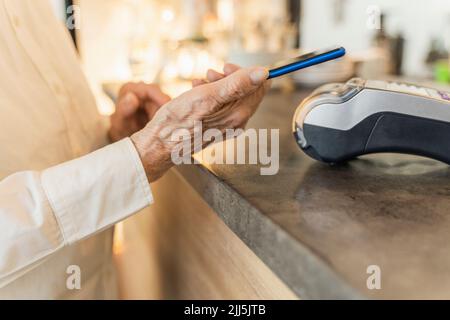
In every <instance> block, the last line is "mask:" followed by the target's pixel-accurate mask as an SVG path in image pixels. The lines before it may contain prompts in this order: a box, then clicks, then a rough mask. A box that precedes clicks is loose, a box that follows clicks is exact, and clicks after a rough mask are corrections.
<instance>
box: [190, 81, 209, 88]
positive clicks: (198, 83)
mask: <svg viewBox="0 0 450 320" xmlns="http://www.w3.org/2000/svg"><path fill="white" fill-rule="evenodd" d="M207 83H208V82H207V81H205V80H203V79H194V80H192V87H193V88H195V87H199V86H201V85H204V84H207Z"/></svg>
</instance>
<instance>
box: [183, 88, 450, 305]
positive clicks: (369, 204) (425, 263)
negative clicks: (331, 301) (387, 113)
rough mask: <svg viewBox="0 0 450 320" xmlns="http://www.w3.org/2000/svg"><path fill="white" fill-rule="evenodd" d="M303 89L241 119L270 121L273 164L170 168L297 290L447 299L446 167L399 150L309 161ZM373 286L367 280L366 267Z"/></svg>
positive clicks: (449, 226) (277, 96)
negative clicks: (301, 143)
mask: <svg viewBox="0 0 450 320" xmlns="http://www.w3.org/2000/svg"><path fill="white" fill-rule="evenodd" d="M307 94H308V93H307V92H296V93H293V94H287V95H286V94H282V93H276V92H274V93H270V94H269V95H268V96H267V97H266V99H265V101H264V102H263V105H262V106H261V108H260V109H259V111H258V112H257V114H256V115H255V117H254V118H253V119H252V120H251V122H250V123H249V127H250V128H267V129H270V128H279V129H280V170H279V173H278V174H277V175H275V176H262V175H260V166H258V165H185V166H179V167H177V168H176V171H177V172H178V173H179V174H180V175H182V176H183V178H184V179H186V181H188V183H189V184H190V185H191V186H192V187H193V188H194V189H195V190H196V191H197V192H198V193H199V194H200V195H201V196H202V198H203V199H204V200H205V201H206V202H207V203H208V204H209V205H210V206H211V207H212V208H213V209H214V210H215V211H216V213H217V214H218V215H219V216H220V217H221V218H222V220H223V221H224V222H225V223H226V224H227V225H228V226H229V227H230V228H231V230H233V231H234V232H235V233H236V234H237V235H238V236H239V237H240V238H241V239H242V240H243V241H244V242H245V243H246V244H247V246H248V247H249V248H251V249H252V250H253V251H254V252H255V253H256V255H257V256H258V257H259V258H260V259H261V260H262V261H264V262H265V263H266V265H267V266H269V267H270V268H271V269H272V270H273V271H274V273H275V274H277V275H278V276H279V277H280V278H281V279H282V280H283V281H284V282H285V283H286V285H287V286H288V287H289V288H291V289H292V290H293V291H294V292H295V293H296V294H298V295H299V296H300V297H301V298H313V299H315V298H447V299H448V298H450V245H449V244H450V219H449V216H447V214H449V213H450V197H449V196H450V183H449V178H450V170H449V168H448V166H447V165H445V164H442V163H439V162H436V161H433V160H428V159H424V158H420V157H414V156H405V155H393V154H384V155H370V156H365V157H362V158H359V159H356V160H354V161H351V162H349V163H348V164H345V165H339V166H329V165H325V164H321V163H318V162H316V161H314V160H312V159H310V158H309V157H307V156H306V155H305V154H303V152H302V151H301V150H300V149H299V148H298V147H297V145H296V143H295V140H294V138H293V135H292V132H291V121H292V117H293V113H294V111H295V109H296V107H297V105H298V104H299V102H300V101H301V99H302V98H304V97H305V96H306V95H307ZM372 265H376V266H379V267H380V271H381V290H369V289H368V288H367V279H368V278H369V276H370V275H371V274H368V267H369V266H372Z"/></svg>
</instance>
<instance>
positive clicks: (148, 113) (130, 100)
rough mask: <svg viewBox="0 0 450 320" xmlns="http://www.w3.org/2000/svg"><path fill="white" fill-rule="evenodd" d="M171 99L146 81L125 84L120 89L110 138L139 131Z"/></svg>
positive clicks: (119, 137)
mask: <svg viewBox="0 0 450 320" xmlns="http://www.w3.org/2000/svg"><path fill="white" fill-rule="evenodd" d="M169 101H170V97H169V96H168V95H166V94H164V93H163V92H162V91H161V89H160V88H159V87H158V86H157V85H154V84H146V83H144V82H140V83H132V82H130V83H127V84H125V85H124V86H123V87H122V88H121V89H120V92H119V98H118V99H117V105H116V111H115V112H114V114H113V115H112V116H111V129H110V131H109V138H110V140H111V141H112V142H115V141H118V140H121V139H123V138H126V137H129V136H131V135H132V134H133V133H136V132H138V131H139V130H141V129H142V128H144V127H145V126H146V125H147V123H148V122H149V121H150V120H151V119H153V117H154V115H155V113H156V112H157V111H158V110H159V108H160V107H161V106H163V105H164V104H166V103H167V102H169Z"/></svg>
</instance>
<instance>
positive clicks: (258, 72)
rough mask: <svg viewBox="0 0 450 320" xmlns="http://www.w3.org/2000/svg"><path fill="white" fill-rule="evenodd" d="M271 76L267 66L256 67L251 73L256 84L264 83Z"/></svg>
mask: <svg viewBox="0 0 450 320" xmlns="http://www.w3.org/2000/svg"><path fill="white" fill-rule="evenodd" d="M268 76H269V72H268V71H267V69H266V68H261V67H258V68H255V69H254V70H253V71H252V72H251V73H250V79H251V80H252V83H253V84H254V85H255V86H258V85H260V84H262V83H263V82H264V81H266V80H267V78H268Z"/></svg>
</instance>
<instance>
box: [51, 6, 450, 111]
mask: <svg viewBox="0 0 450 320" xmlns="http://www.w3.org/2000/svg"><path fill="white" fill-rule="evenodd" d="M52 2H53V4H54V7H55V11H56V12H57V13H58V15H59V16H60V17H61V18H62V19H63V18H64V17H65V15H67V14H69V15H70V14H73V10H70V9H69V10H66V7H67V6H70V5H71V4H75V5H76V6H78V8H79V10H78V11H76V13H77V14H76V15H75V17H76V18H77V19H78V20H79V21H77V24H78V26H79V29H78V30H76V32H74V35H76V41H77V45H78V48H79V51H80V55H81V58H82V61H83V65H84V68H85V71H86V73H87V75H88V77H89V80H90V82H91V84H92V87H93V89H94V91H95V92H96V94H97V97H98V99H99V102H100V108H101V111H102V112H103V113H110V112H111V111H112V107H113V106H112V103H111V102H110V101H109V100H108V99H106V98H105V96H104V94H103V90H102V89H104V85H105V84H110V83H114V82H124V81H128V80H144V81H149V82H158V83H160V84H161V85H162V86H163V87H164V88H165V89H166V91H168V92H169V93H170V94H172V95H178V94H179V93H181V92H183V91H184V90H187V89H189V81H190V80H191V79H192V78H195V77H201V76H203V75H204V73H205V71H206V70H207V69H208V68H218V69H220V68H221V67H222V65H223V62H224V61H231V62H234V63H238V64H240V65H243V66H246V65H255V64H258V65H271V64H273V63H275V62H276V61H279V60H280V59H283V58H287V57H291V56H295V55H298V54H300V53H301V52H305V51H308V50H316V49H320V48H324V47H330V46H332V45H342V46H345V47H346V48H347V49H348V52H349V55H348V57H347V58H346V59H343V60H341V61H338V62H336V63H330V64H325V65H323V66H319V67H315V68H312V69H310V70H307V71H304V72H301V73H297V74H296V75H294V76H293V77H292V78H291V79H288V80H289V81H288V80H284V81H283V83H278V84H277V86H280V87H282V88H284V89H285V90H288V89H289V88H293V87H294V86H297V85H302V86H317V85H320V84H321V83H324V82H330V81H343V80H346V78H349V77H351V76H354V75H356V76H361V77H365V78H380V77H383V76H385V75H403V76H407V77H409V79H416V78H417V79H433V80H436V81H439V82H443V83H446V82H449V81H450V75H449V74H450V73H449V58H448V56H449V51H450V2H449V1H447V0H428V1H421V0H164V1H163V0H75V1H64V0H52Z"/></svg>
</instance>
